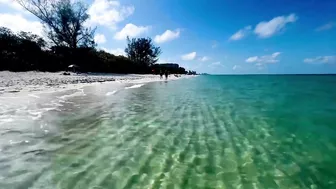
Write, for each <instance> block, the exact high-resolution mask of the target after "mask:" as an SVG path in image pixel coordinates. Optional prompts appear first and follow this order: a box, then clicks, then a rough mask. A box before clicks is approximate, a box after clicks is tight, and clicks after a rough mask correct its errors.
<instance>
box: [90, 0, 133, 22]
mask: <svg viewBox="0 0 336 189" xmlns="http://www.w3.org/2000/svg"><path fill="white" fill-rule="evenodd" d="M133 13H134V7H133V6H121V5H120V3H119V1H110V0H94V1H93V3H92V4H91V6H90V7H89V9H88V14H89V15H90V18H89V20H88V21H87V23H86V24H87V25H90V26H95V25H101V26H106V27H109V28H111V29H116V27H117V26H116V25H117V23H119V22H121V21H123V20H125V19H126V18H127V17H129V16H130V15H132V14H133Z"/></svg>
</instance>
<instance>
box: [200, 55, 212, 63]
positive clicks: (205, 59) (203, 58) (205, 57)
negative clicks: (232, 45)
mask: <svg viewBox="0 0 336 189" xmlns="http://www.w3.org/2000/svg"><path fill="white" fill-rule="evenodd" d="M199 60H200V61H202V62H205V61H208V60H210V58H209V57H207V56H203V57H200V58H199Z"/></svg>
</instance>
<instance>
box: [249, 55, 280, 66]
mask: <svg viewBox="0 0 336 189" xmlns="http://www.w3.org/2000/svg"><path fill="white" fill-rule="evenodd" d="M280 54H281V53H280V52H275V53H273V54H271V55H264V56H252V57H249V58H247V59H246V60H245V62H248V63H257V64H264V63H276V62H279V59H277V58H278V56H279V55H280Z"/></svg>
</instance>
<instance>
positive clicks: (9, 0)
mask: <svg viewBox="0 0 336 189" xmlns="http://www.w3.org/2000/svg"><path fill="white" fill-rule="evenodd" d="M0 4H4V5H6V6H8V7H10V8H12V9H15V10H18V11H26V10H24V8H23V7H22V6H21V5H20V4H19V3H17V2H16V1H15V0H0Z"/></svg>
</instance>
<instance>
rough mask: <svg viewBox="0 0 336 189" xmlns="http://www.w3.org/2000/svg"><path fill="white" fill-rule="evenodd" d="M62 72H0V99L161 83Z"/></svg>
mask: <svg viewBox="0 0 336 189" xmlns="http://www.w3.org/2000/svg"><path fill="white" fill-rule="evenodd" d="M62 73H64V72H37V71H36V72H35V71H28V72H10V71H1V72H0V97H1V96H7V95H10V96H12V95H16V94H18V95H19V94H22V93H25V94H26V93H48V92H57V91H63V90H71V89H79V88H82V87H85V86H89V85H97V84H102V83H114V82H118V83H148V82H156V81H162V80H165V79H160V76H159V75H149V74H148V75H147V74H103V73H90V74H76V73H71V75H62ZM179 76H180V77H175V76H174V75H170V77H168V81H169V80H177V79H182V78H190V77H195V76H194V75H179Z"/></svg>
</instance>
